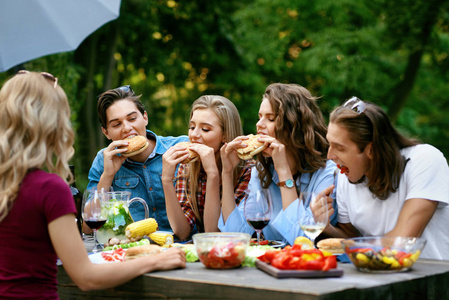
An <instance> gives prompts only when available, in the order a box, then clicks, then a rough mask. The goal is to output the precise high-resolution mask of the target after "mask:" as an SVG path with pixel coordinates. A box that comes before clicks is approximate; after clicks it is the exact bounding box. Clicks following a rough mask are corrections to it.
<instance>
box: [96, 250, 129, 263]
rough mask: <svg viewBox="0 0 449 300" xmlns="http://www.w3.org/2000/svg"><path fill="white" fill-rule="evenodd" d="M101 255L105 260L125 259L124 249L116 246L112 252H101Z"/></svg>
mask: <svg viewBox="0 0 449 300" xmlns="http://www.w3.org/2000/svg"><path fill="white" fill-rule="evenodd" d="M101 257H102V258H103V259H104V260H105V261H124V260H125V250H124V249H122V248H118V249H116V250H114V251H112V253H108V252H101Z"/></svg>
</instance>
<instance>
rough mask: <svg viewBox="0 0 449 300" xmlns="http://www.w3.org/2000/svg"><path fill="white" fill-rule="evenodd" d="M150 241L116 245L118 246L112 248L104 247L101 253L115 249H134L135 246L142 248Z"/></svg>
mask: <svg viewBox="0 0 449 300" xmlns="http://www.w3.org/2000/svg"><path fill="white" fill-rule="evenodd" d="M149 244H150V241H149V240H147V239H141V240H140V241H138V242H131V243H127V244H118V245H114V246H109V247H105V248H104V249H103V251H109V250H116V249H120V248H122V249H128V248H131V247H135V246H144V245H149Z"/></svg>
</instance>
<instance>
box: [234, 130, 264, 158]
mask: <svg viewBox="0 0 449 300" xmlns="http://www.w3.org/2000/svg"><path fill="white" fill-rule="evenodd" d="M247 137H248V139H247V140H244V141H242V142H243V143H245V144H247V145H248V146H246V147H245V148H239V149H237V150H236V151H237V155H238V156H239V157H240V159H243V160H248V159H251V158H253V156H254V155H256V154H258V153H260V152H262V151H263V150H265V148H267V145H265V144H264V143H261V142H259V141H258V140H257V139H258V138H260V135H258V134H256V135H253V134H250V135H247Z"/></svg>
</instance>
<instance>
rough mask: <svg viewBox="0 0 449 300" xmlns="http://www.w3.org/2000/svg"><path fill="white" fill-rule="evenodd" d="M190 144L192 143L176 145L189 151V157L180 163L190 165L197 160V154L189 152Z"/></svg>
mask: <svg viewBox="0 0 449 300" xmlns="http://www.w3.org/2000/svg"><path fill="white" fill-rule="evenodd" d="M191 144H192V143H190V142H180V143H177V144H176V145H179V146H182V147H185V148H187V150H188V151H189V156H188V157H187V158H186V159H184V160H183V161H182V162H181V163H183V164H188V163H192V162H194V161H197V160H198V159H199V156H198V153H196V152H195V151H193V150H190V145H191Z"/></svg>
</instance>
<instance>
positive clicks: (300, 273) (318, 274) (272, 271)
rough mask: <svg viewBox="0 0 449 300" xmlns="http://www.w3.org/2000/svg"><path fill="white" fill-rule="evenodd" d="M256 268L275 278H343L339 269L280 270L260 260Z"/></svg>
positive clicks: (257, 261)
mask: <svg viewBox="0 0 449 300" xmlns="http://www.w3.org/2000/svg"><path fill="white" fill-rule="evenodd" d="M256 267H257V268H258V269H260V270H262V271H264V272H265V273H267V274H269V275H271V276H273V277H276V278H326V277H341V276H343V270H341V269H330V270H329V271H314V270H280V269H278V268H275V267H273V266H272V265H270V264H267V263H265V262H263V261H260V260H256Z"/></svg>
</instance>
